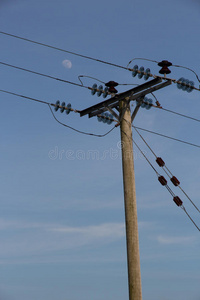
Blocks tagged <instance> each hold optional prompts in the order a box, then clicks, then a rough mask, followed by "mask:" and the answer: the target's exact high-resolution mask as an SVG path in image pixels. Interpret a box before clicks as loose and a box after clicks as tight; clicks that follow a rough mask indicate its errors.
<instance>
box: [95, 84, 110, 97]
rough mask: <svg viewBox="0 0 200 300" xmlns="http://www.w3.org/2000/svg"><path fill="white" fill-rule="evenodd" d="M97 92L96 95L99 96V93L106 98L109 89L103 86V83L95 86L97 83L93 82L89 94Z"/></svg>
mask: <svg viewBox="0 0 200 300" xmlns="http://www.w3.org/2000/svg"><path fill="white" fill-rule="evenodd" d="M96 93H97V96H98V97H100V96H101V95H102V96H103V98H106V97H107V96H108V94H109V89H108V87H105V88H103V85H100V86H99V87H97V84H96V83H94V84H93V86H92V90H91V94H92V95H95V94H96Z"/></svg>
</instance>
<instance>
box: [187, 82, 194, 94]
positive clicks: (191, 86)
mask: <svg viewBox="0 0 200 300" xmlns="http://www.w3.org/2000/svg"><path fill="white" fill-rule="evenodd" d="M193 89H194V81H189V86H188V89H187V92H188V93H190V92H192V91H193Z"/></svg>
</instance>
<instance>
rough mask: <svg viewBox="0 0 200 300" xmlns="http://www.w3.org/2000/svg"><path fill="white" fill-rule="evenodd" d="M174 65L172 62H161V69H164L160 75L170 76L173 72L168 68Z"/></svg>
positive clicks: (159, 64)
mask: <svg viewBox="0 0 200 300" xmlns="http://www.w3.org/2000/svg"><path fill="white" fill-rule="evenodd" d="M171 65H172V63H171V62H169V61H168V60H162V61H161V62H159V63H158V66H159V67H162V69H161V70H160V71H159V73H160V74H170V73H171V71H170V70H169V68H168V67H170V66H171Z"/></svg>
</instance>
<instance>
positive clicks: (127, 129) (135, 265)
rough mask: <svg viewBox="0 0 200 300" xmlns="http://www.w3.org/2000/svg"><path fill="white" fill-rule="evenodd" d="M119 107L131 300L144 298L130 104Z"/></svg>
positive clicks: (122, 104)
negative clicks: (121, 116) (121, 117)
mask: <svg viewBox="0 0 200 300" xmlns="http://www.w3.org/2000/svg"><path fill="white" fill-rule="evenodd" d="M119 108H120V114H121V115H122V113H123V111H124V110H125V111H124V116H123V119H122V120H121V123H120V129H121V148H122V167H123V183H124V206H125V222H126V243H127V263H128V283H129V300H142V286H141V274H140V253H139V237H138V221H137V204H136V191H135V173H134V160H133V143H132V126H131V124H132V123H131V112H130V104H128V105H127V103H126V102H125V101H121V103H120V105H119Z"/></svg>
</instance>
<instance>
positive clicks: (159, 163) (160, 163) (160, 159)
mask: <svg viewBox="0 0 200 300" xmlns="http://www.w3.org/2000/svg"><path fill="white" fill-rule="evenodd" d="M156 162H157V164H158V165H159V167H164V165H165V162H164V160H163V159H162V158H161V157H157V158H156Z"/></svg>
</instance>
